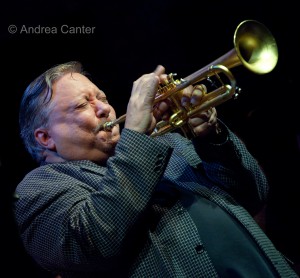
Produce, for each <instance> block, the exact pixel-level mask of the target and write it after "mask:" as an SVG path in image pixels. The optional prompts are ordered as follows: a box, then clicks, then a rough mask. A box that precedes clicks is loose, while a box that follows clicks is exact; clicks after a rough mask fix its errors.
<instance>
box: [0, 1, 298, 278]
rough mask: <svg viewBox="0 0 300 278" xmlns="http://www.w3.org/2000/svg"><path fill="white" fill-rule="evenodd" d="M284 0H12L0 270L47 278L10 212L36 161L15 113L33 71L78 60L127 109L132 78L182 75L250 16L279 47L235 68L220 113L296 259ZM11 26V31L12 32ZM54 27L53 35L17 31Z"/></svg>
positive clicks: (4, 23)
mask: <svg viewBox="0 0 300 278" xmlns="http://www.w3.org/2000/svg"><path fill="white" fill-rule="evenodd" d="M296 11H297V8H296V4H293V3H292V1H284V2H282V3H280V4H275V3H274V2H273V1H272V2H271V1H270V2H268V1H258V0H255V1H218V0H216V1H196V0H185V1H179V0H175V1H171V0H160V1H158V0H152V1H64V2H62V1H40V2H38V1H22V2H21V1H19V2H18V1H10V2H6V3H5V5H4V4H2V7H1V11H0V22H1V25H0V27H1V33H0V35H1V41H0V44H1V96H0V100H1V109H0V113H1V115H0V119H1V129H0V130H1V136H0V138H1V144H0V147H1V154H0V162H1V167H0V170H1V193H0V196H1V222H0V224H1V245H0V246H1V249H0V250H1V251H0V252H1V257H2V259H1V268H0V276H2V273H4V272H8V273H9V274H8V275H6V276H5V277H23V276H26V277H27V276H28V277H32V278H34V277H47V276H48V275H47V274H46V273H44V272H43V271H42V270H40V269H39V268H38V267H37V266H36V265H35V264H34V262H33V261H32V260H31V258H29V257H28V256H27V255H26V253H25V252H24V250H23V247H22V244H21V243H20V241H19V239H18V236H17V231H16V229H15V225H14V222H13V217H12V212H11V209H12V206H13V191H14V188H15V186H16V185H17V183H18V182H19V181H20V180H21V179H22V177H23V176H24V175H25V174H26V173H27V172H28V171H29V170H31V169H32V168H33V167H35V166H36V165H35V164H34V163H33V161H32V160H31V158H30V157H29V155H28V154H27V153H26V152H25V151H24V148H23V146H22V143H21V141H20V139H19V135H18V133H19V130H18V109H19V102H20V99H21V96H22V93H23V91H24V90H25V88H26V87H27V85H28V84H29V82H31V81H32V80H33V79H34V78H35V77H37V76H38V75H39V74H41V73H42V72H44V71H45V70H46V69H48V68H49V67H51V66H53V65H56V64H58V63H63V62H68V61H71V60H77V61H80V62H82V64H83V66H84V69H85V70H86V71H87V72H89V73H90V74H91V76H92V80H93V81H94V82H95V83H96V84H97V85H98V86H99V87H100V88H101V89H102V90H103V91H104V92H105V93H106V94H107V95H108V97H109V101H110V103H111V104H112V105H113V106H114V107H115V108H116V110H117V111H118V114H119V115H122V114H124V113H125V112H126V106H127V101H128V99H129V95H130V92H131V86H132V83H133V81H134V80H136V79H137V78H138V77H139V76H140V75H142V74H144V73H148V72H151V71H153V70H154V69H155V67H156V66H157V65H158V64H162V65H163V66H165V67H166V70H167V72H168V73H170V72H173V73H177V75H178V77H182V78H184V77H185V76H188V75H190V74H192V73H193V72H195V71H197V70H199V69H201V68H202V67H204V66H206V65H207V64H209V63H210V62H212V61H214V60H215V59H217V58H218V57H220V56H221V55H223V54H225V53H226V52H227V51H229V50H230V49H232V48H233V47H234V45H233V35H234V31H235V29H236V27H237V25H238V24H239V23H240V22H242V21H243V20H246V19H255V20H258V21H260V22H261V23H263V24H264V25H266V26H267V27H268V28H269V30H270V31H271V32H272V34H273V36H274V37H275V39H276V41H277V45H278V51H279V60H278V64H277V66H276V67H275V69H274V70H273V71H272V72H271V73H269V74H266V75H257V74H254V73H252V72H250V71H248V70H246V69H245V68H244V67H243V66H239V67H236V68H233V69H232V72H233V74H234V76H235V77H236V79H237V83H238V85H239V87H241V88H242V93H241V94H240V96H239V98H238V99H236V100H233V99H232V100H230V101H228V102H226V103H224V104H222V105H220V106H219V107H218V114H219V117H220V118H221V119H223V120H224V121H225V122H226V123H227V124H228V126H229V127H230V128H231V129H232V130H233V131H235V132H236V133H237V134H238V135H239V136H240V137H241V139H242V140H243V141H244V142H245V143H246V144H247V146H248V148H249V149H250V151H251V152H252V153H253V154H254V156H255V157H256V158H257V159H258V161H259V162H260V164H261V166H262V167H263V169H264V171H265V172H266V174H267V176H268V178H269V180H270V185H271V194H270V200H269V203H268V205H267V207H266V210H265V211H264V212H263V213H262V214H261V215H260V216H261V217H259V218H258V219H259V221H260V224H261V225H262V227H263V228H264V229H265V230H266V232H267V234H268V235H269V237H270V238H271V239H272V240H273V242H274V243H275V245H276V246H277V248H278V249H279V250H281V251H282V252H283V253H284V254H285V255H286V256H288V257H289V258H291V259H292V260H293V261H295V262H296V263H299V261H300V243H299V242H300V241H299V227H298V226H299V224H298V223H299V211H300V209H299V208H300V205H299V203H300V202H299V171H300V167H299V146H298V145H297V134H299V130H300V129H299V107H298V94H299V85H298V80H297V79H299V78H298V76H296V75H298V71H299V70H298V67H297V66H298V65H299V51H298V49H299V41H300V38H299V37H300V31H299V27H300V26H299V21H298V18H297V17H299V15H297V13H296ZM11 24H14V25H16V27H17V32H16V33H14V34H11V33H9V31H8V28H9V26H10V25H11ZM63 24H66V25H68V26H70V27H71V26H72V27H81V26H86V27H95V29H94V33H93V34H79V33H77V34H70V33H69V34H62V33H61V32H60V28H61V26H62V25H63ZM24 26H26V28H27V27H29V26H31V27H37V26H40V27H50V28H52V30H53V28H56V30H57V33H56V34H46V33H45V32H43V33H34V34H29V33H26V32H25V31H23V32H22V33H21V31H20V30H21V29H22V27H24Z"/></svg>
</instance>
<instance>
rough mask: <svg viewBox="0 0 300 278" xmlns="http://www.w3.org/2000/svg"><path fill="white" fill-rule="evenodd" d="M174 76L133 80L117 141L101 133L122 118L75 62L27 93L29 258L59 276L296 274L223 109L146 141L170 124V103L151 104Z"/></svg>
mask: <svg viewBox="0 0 300 278" xmlns="http://www.w3.org/2000/svg"><path fill="white" fill-rule="evenodd" d="M166 78H167V77H166V74H165V69H164V68H163V67H162V66H158V67H157V69H156V70H155V71H154V72H153V73H149V74H145V75H143V76H141V77H140V78H139V79H137V80H136V81H135V82H134V84H133V88H132V92H131V97H130V100H129V103H128V107H127V113H126V120H125V123H124V128H123V130H122V132H121V134H120V129H119V126H118V125H115V126H113V127H112V129H111V130H109V129H108V130H106V129H103V125H104V123H107V122H113V121H114V120H115V119H116V114H115V111H114V109H113V107H112V106H110V104H109V102H108V99H107V97H106V95H105V93H104V92H103V91H101V90H100V89H99V88H98V87H97V86H96V85H95V84H93V83H92V82H91V81H90V80H89V79H88V78H87V77H86V76H85V75H84V74H83V72H82V69H81V67H80V64H79V63H76V62H70V63H66V64H62V65H58V66H55V67H53V68H51V69H50V70H48V71H46V72H45V73H44V74H42V75H41V76H39V77H38V78H37V79H36V80H34V81H33V82H32V83H31V84H30V85H29V86H28V88H27V90H26V91H25V93H24V96H23V99H22V103H21V109H20V127H21V136H22V138H23V141H24V144H25V146H26V148H27V150H28V151H29V153H30V154H31V155H32V157H33V158H34V159H35V160H36V161H37V162H39V163H40V164H41V166H40V167H37V168H36V169H34V170H33V171H31V172H30V173H28V174H27V175H26V177H25V178H24V179H23V181H21V182H20V184H19V185H18V186H17V189H16V193H17V194H18V196H19V199H18V201H17V202H16V208H15V215H16V221H17V223H18V227H19V231H20V235H21V238H22V240H23V242H24V246H25V248H26V250H27V252H28V253H29V254H30V255H31V256H32V257H33V258H34V260H35V261H36V262H37V263H38V264H39V265H40V266H42V267H43V268H45V269H48V270H49V271H51V272H53V273H54V274H59V275H61V276H62V277H63V278H67V277H264V278H265V277H298V276H297V275H296V273H295V272H294V271H293V270H292V269H291V268H290V266H289V265H288V263H287V262H286V260H285V259H284V258H283V257H282V255H281V254H280V253H279V252H278V251H277V250H276V249H275V247H274V246H273V244H272V243H271V242H270V240H269V239H268V238H267V237H266V236H265V234H264V233H263V232H262V230H261V229H260V228H259V226H258V225H257V224H256V222H255V221H254V220H253V218H252V215H254V214H256V213H257V212H258V211H259V210H260V209H261V207H262V205H263V202H264V201H265V199H266V196H267V181H266V177H265V176H264V174H263V172H262V171H261V169H260V168H259V166H258V164H257V162H256V161H255V159H254V158H253V157H252V156H251V155H250V154H249V152H248V151H247V149H246V147H245V146H244V144H243V143H242V142H241V141H240V140H239V139H238V138H237V136H235V135H234V134H233V133H232V132H231V131H230V130H229V129H228V128H227V127H226V126H225V125H224V124H223V123H222V122H221V121H219V120H218V119H217V112H216V109H215V108H213V109H210V110H209V111H206V112H202V113H199V115H196V116H195V117H193V118H192V119H189V124H190V126H191V129H192V130H193V132H194V135H195V136H194V138H192V139H191V140H189V139H187V138H185V137H183V136H181V135H179V133H175V132H174V133H167V134H165V135H162V136H157V137H155V138H153V137H151V136H149V134H151V133H152V131H153V130H154V128H155V126H156V122H157V120H159V119H161V118H167V117H168V110H169V106H170V103H169V102H168V101H163V102H161V103H158V104H156V105H154V98H155V95H156V93H157V90H158V86H159V84H163V83H164V82H165V80H166ZM202 88H203V86H202V87H201V86H196V87H195V88H194V89H193V88H192V87H188V88H186V89H185V90H184V92H183V97H182V102H183V105H185V106H188V105H189V106H193V105H198V104H199V102H200V100H201V96H202V94H203V89H202ZM243 207H244V208H243Z"/></svg>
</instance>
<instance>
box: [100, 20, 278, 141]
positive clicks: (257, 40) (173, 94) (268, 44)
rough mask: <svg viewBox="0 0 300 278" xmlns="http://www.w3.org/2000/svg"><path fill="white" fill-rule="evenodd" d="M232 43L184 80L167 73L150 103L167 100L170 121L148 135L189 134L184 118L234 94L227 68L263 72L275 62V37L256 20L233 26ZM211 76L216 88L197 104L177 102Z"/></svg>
mask: <svg viewBox="0 0 300 278" xmlns="http://www.w3.org/2000/svg"><path fill="white" fill-rule="evenodd" d="M233 44H234V47H233V48H232V49H231V50H230V51H228V52H227V53H225V54H224V55H222V56H221V57H219V58H218V59H216V60H215V61H213V62H211V63H210V64H208V65H206V66H205V67H203V68H201V69H200V70H198V71H196V72H194V73H192V74H191V75H189V76H187V77H185V78H184V79H180V80H178V79H176V80H175V79H174V76H175V74H169V76H168V82H167V84H164V85H162V86H160V87H159V89H158V92H157V94H156V97H155V101H154V104H155V103H158V102H160V101H162V100H164V99H167V98H168V99H170V100H171V103H172V105H171V106H172V112H173V114H172V115H171V117H170V120H168V121H161V122H159V123H157V125H156V128H155V130H154V132H153V133H152V134H151V136H152V137H154V136H159V135H162V134H165V133H167V132H171V131H173V130H175V129H178V128H181V129H182V131H183V133H184V135H186V137H189V135H188V132H191V130H189V127H188V124H187V121H188V119H189V118H190V117H192V116H194V115H195V114H197V113H200V112H203V111H206V110H208V109H210V108H212V107H215V106H218V105H220V104H221V103H224V102H225V101H227V100H229V99H231V98H232V97H233V96H237V95H238V93H239V91H238V88H237V86H236V80H235V78H234V76H233V75H232V73H231V71H230V69H231V68H234V67H237V66H240V65H243V66H244V67H245V68H247V69H248V70H250V71H251V72H253V73H256V74H266V73H269V72H271V71H272V70H273V69H274V68H275V66H276V64H277V61H278V49H277V44H276V40H275V39H274V37H273V36H272V34H271V32H270V31H269V30H268V29H267V28H266V27H265V26H264V25H263V24H261V23H260V22H258V21H256V20H245V21H242V22H241V23H240V24H239V25H238V26H237V28H236V29H235V32H234V36H233ZM213 76H214V77H216V78H217V79H218V81H219V83H220V87H218V88H216V89H215V90H213V91H211V92H207V93H205V94H204V96H203V98H202V100H201V103H200V105H198V106H196V107H193V108H192V109H186V108H185V107H183V106H182V105H181V93H182V90H183V89H184V88H186V87H188V86H190V85H196V84H197V83H199V82H201V81H204V80H205V79H206V80H207V79H209V78H210V77H213ZM224 76H225V77H226V79H227V82H228V81H229V84H227V83H224V82H223V81H222V78H221V77H223V78H224ZM125 119H126V114H125V115H123V116H121V117H120V118H118V119H117V120H116V121H114V122H108V123H105V124H104V126H103V129H105V130H109V129H111V128H112V127H113V126H114V125H116V124H119V123H121V122H123V121H125Z"/></svg>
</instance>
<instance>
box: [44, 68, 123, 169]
mask: <svg viewBox="0 0 300 278" xmlns="http://www.w3.org/2000/svg"><path fill="white" fill-rule="evenodd" d="M50 111H51V112H50V114H49V119H48V120H49V125H48V127H47V130H48V134H49V137H50V138H51V140H52V142H53V144H52V147H51V148H52V149H51V150H52V151H54V152H56V153H57V155H58V156H59V157H61V158H62V159H64V160H91V161H94V162H96V163H100V164H101V163H105V162H106V160H107V159H108V158H109V157H110V156H111V155H112V154H113V153H114V149H115V146H116V144H117V142H118V140H119V138H120V133H119V127H118V126H115V127H114V128H113V129H112V130H111V131H103V130H101V131H98V132H96V131H95V129H96V128H97V126H98V125H99V124H100V123H104V122H106V121H112V120H115V119H116V114H115V111H114V109H113V107H112V106H111V105H109V103H108V101H107V99H106V95H105V94H104V92H102V91H101V90H100V89H99V88H97V86H96V85H95V84H93V83H92V82H91V81H90V80H89V79H88V78H87V77H85V76H84V75H82V74H79V73H72V74H71V73H68V74H66V75H65V76H63V77H62V78H60V79H58V80H57V81H56V82H55V83H54V84H53V97H52V103H51V105H50Z"/></svg>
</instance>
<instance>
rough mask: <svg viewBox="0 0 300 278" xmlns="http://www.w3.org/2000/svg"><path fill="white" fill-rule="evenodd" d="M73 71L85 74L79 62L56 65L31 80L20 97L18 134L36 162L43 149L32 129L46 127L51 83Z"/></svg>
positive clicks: (50, 97) (39, 161)
mask: <svg viewBox="0 0 300 278" xmlns="http://www.w3.org/2000/svg"><path fill="white" fill-rule="evenodd" d="M74 72H77V73H81V74H84V75H85V73H84V72H83V70H82V65H81V63H79V62H76V61H72V62H68V63H64V64H60V65H56V66H54V67H52V68H50V69H49V70H47V71H45V72H44V73H43V74H41V75H40V76H39V77H37V78H36V79H35V80H34V81H33V82H31V83H30V84H29V86H28V87H27V88H26V90H25V92H24V95H23V97H22V100H21V104H20V112H19V126H20V136H21V138H22V140H23V144H24V145H25V148H26V150H27V151H28V152H29V154H30V155H31V156H32V157H33V159H34V160H35V161H37V162H38V163H41V162H42V161H43V160H44V159H45V158H44V157H43V151H44V150H45V149H44V148H43V146H41V145H40V144H39V143H38V142H37V140H36V139H35V136H34V131H35V130H36V129H37V128H39V127H45V128H46V127H47V124H48V114H49V112H50V111H49V109H48V107H49V104H50V102H51V99H52V93H53V91H52V85H53V83H54V82H55V81H56V80H58V79H59V78H60V77H62V76H64V75H66V74H67V73H74Z"/></svg>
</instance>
